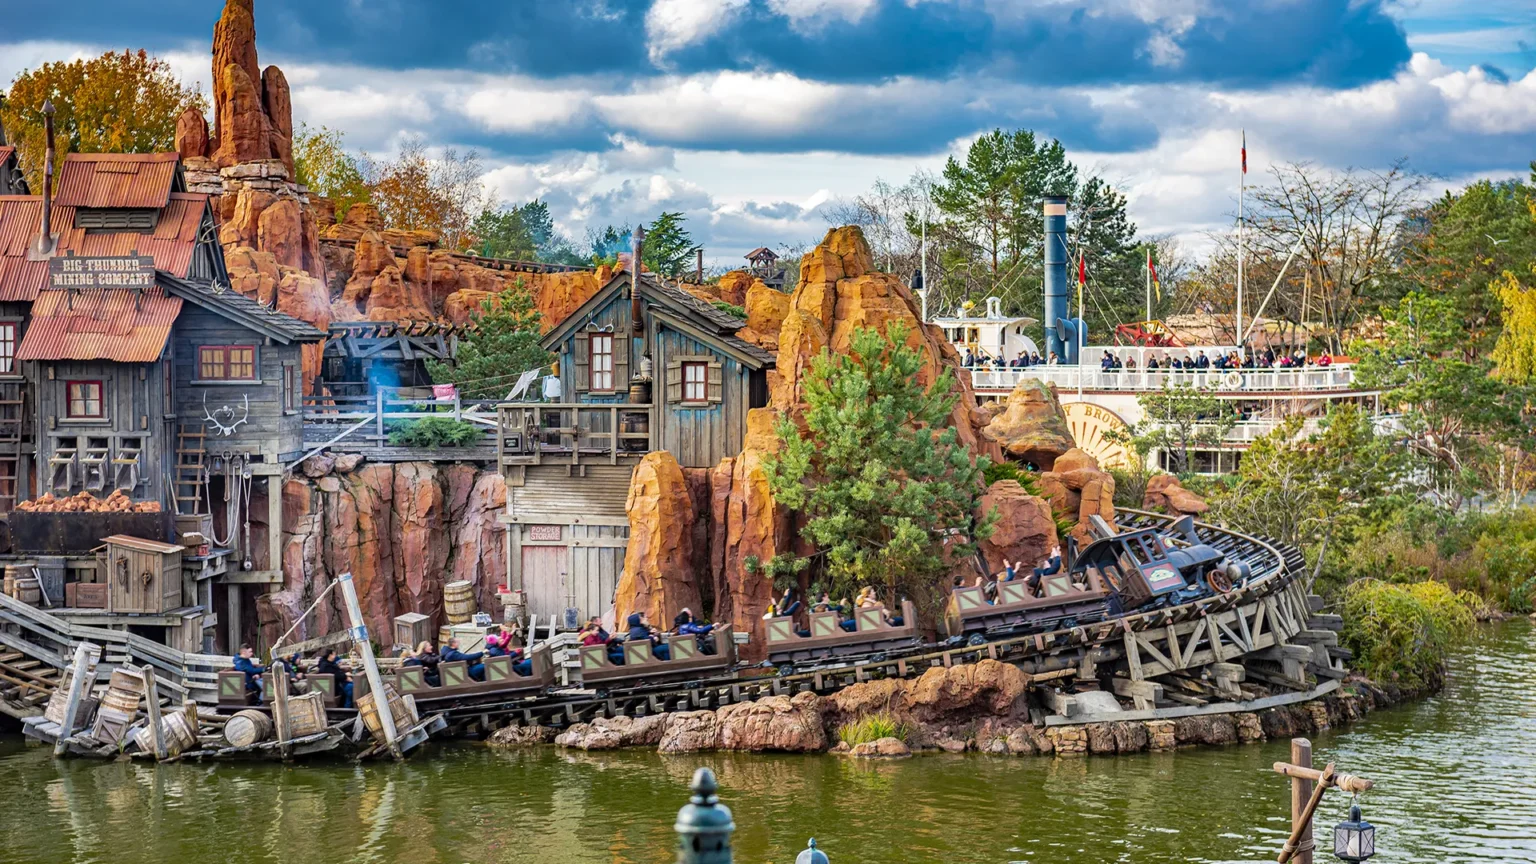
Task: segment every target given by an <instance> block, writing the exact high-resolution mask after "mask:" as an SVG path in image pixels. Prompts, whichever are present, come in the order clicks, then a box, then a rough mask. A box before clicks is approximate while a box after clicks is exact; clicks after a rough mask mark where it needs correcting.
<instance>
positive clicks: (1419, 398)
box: [1354, 292, 1536, 512]
mask: <svg viewBox="0 0 1536 864" xmlns="http://www.w3.org/2000/svg"><path fill="white" fill-rule="evenodd" d="M1382 320H1383V323H1384V325H1385V333H1384V335H1383V337H1382V338H1381V339H1379V340H1376V341H1374V342H1371V343H1365V344H1362V345H1360V346H1357V347H1356V348H1355V349H1354V351H1355V353H1357V354H1359V355H1361V356H1360V363H1359V366H1358V367H1357V373H1356V378H1357V380H1358V381H1359V383H1360V385H1361V386H1362V387H1364V388H1366V389H1377V390H1381V391H1383V392H1382V403H1383V405H1384V406H1387V407H1389V408H1390V410H1392V411H1393V412H1394V413H1395V414H1396V415H1397V422H1398V424H1399V425H1400V427H1401V430H1400V433H1399V434H1400V437H1401V440H1402V442H1403V443H1404V444H1405V445H1406V446H1407V450H1408V453H1409V454H1410V455H1411V457H1412V458H1413V459H1414V461H1415V467H1416V468H1417V469H1418V470H1416V471H1414V472H1412V473H1411V476H1412V477H1414V478H1415V482H1417V483H1418V484H1419V486H1420V489H1421V491H1422V492H1423V494H1425V495H1426V496H1428V497H1429V498H1430V499H1431V500H1432V501H1434V502H1435V503H1436V504H1438V505H1439V506H1441V507H1444V508H1446V509H1448V510H1450V511H1452V512H1454V511H1456V510H1458V509H1460V507H1461V505H1462V503H1463V502H1464V501H1465V500H1466V499H1467V497H1468V496H1470V495H1473V494H1476V493H1477V492H1478V491H1479V490H1480V489H1481V488H1483V484H1482V478H1484V477H1486V476H1488V474H1489V473H1490V466H1491V465H1494V464H1495V463H1497V462H1498V460H1499V458H1500V455H1501V452H1502V451H1501V448H1503V447H1514V448H1519V449H1522V450H1529V449H1531V446H1532V444H1533V443H1536V441H1533V435H1532V432H1531V428H1530V423H1529V420H1530V417H1529V414H1528V410H1527V409H1528V408H1529V406H1530V405H1531V404H1532V401H1531V400H1532V395H1533V393H1532V390H1531V388H1530V387H1528V386H1525V385H1522V384H1518V383H1514V382H1511V381H1507V380H1504V379H1501V378H1499V377H1498V376H1496V375H1494V374H1492V370H1493V361H1492V360H1491V359H1490V358H1488V357H1486V356H1481V355H1479V356H1474V357H1471V358H1468V357H1467V354H1466V351H1465V350H1464V349H1465V346H1466V343H1467V340H1468V338H1469V334H1468V329H1467V328H1468V321H1467V319H1466V317H1465V315H1464V311H1463V310H1462V309H1461V308H1460V307H1459V306H1458V305H1457V303H1456V301H1455V298H1454V297H1453V296H1451V295H1450V294H1447V293H1442V294H1436V295H1429V294H1423V293H1419V292H1413V293H1410V294H1409V295H1408V296H1406V297H1404V298H1403V300H1402V301H1401V302H1400V303H1397V304H1396V305H1393V306H1389V307H1387V308H1385V309H1383V310H1382Z"/></svg>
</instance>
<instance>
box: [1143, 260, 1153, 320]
mask: <svg viewBox="0 0 1536 864" xmlns="http://www.w3.org/2000/svg"><path fill="white" fill-rule="evenodd" d="M1144 320H1146V321H1151V320H1152V247H1151V246H1148V247H1147V317H1146V318H1145V319H1144Z"/></svg>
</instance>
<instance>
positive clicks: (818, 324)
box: [773, 226, 1002, 459]
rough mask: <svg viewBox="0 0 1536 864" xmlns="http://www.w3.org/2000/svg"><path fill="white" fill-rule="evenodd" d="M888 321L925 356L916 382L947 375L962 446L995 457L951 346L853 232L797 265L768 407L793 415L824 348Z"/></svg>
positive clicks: (841, 348)
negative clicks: (881, 270)
mask: <svg viewBox="0 0 1536 864" xmlns="http://www.w3.org/2000/svg"><path fill="white" fill-rule="evenodd" d="M892 322H898V323H901V324H904V325H906V328H907V345H909V346H910V347H913V348H916V349H919V350H921V351H922V353H923V355H924V359H925V362H924V364H923V368H922V370H921V371H920V372H919V373H918V375H917V380H918V382H919V383H921V384H924V385H927V384H931V383H932V382H933V381H935V380H937V378H938V377H939V375H940V374H941V372H942V371H943V370H945V369H948V370H949V371H950V372H951V375H952V376H953V379H954V383H953V385H952V387H953V392H954V393H955V396H956V399H955V408H954V411H953V413H952V415H951V420H952V422H953V425H954V427H955V429H956V431H957V432H958V433H959V436H960V441H961V443H963V444H964V445H965V446H966V447H968V448H970V449H971V450H972V451H973V452H975V453H977V454H978V455H987V456H991V457H993V458H994V459H1000V458H1001V457H1002V453H1001V451H1000V450H999V449H998V447H997V445H996V444H995V443H993V442H991V441H989V440H986V439H984V438H983V437H982V436H981V435H980V431H981V429H982V428H983V427H984V426H985V423H984V422H982V420H983V415H981V414H980V413H978V412H977V410H976V394H975V392H974V391H972V389H971V379H970V374H969V373H968V372H966V371H965V370H963V369H961V368H960V358H959V355H957V354H956V353H955V349H954V346H952V345H950V344H949V341H948V340H946V339H945V338H944V334H943V332H942V331H940V330H939V329H938V328H936V327H932V326H929V325H924V324H923V323H921V322H922V319H921V314H920V310H919V309H918V306H917V302H916V301H915V300H914V299H913V297H912V292H911V291H909V290H908V289H907V286H906V285H905V284H903V283H902V281H901V280H900V279H899V278H897V277H896V276H893V275H891V274H889V273H879V272H875V271H874V262H873V259H872V257H871V255H870V252H869V244H868V243H867V242H865V240H864V232H863V231H861V230H859V228H858V227H857V226H846V227H843V228H834V229H832V230H831V231H829V232H827V236H826V237H825V238H824V239H823V240H822V241H821V244H820V245H818V246H817V247H816V248H815V249H812V250H811V251H810V252H808V253H806V256H805V259H804V260H803V261H802V262H801V265H800V283H799V285H798V286H796V288H795V291H794V294H793V295H792V296H791V298H790V311H789V314H788V315H787V316H786V317H785V319H784V325H783V328H782V329H781V330H780V332H779V360H778V367H777V372H778V381H777V384H776V386H775V387H774V388H773V406H774V408H776V409H778V410H779V411H781V412H788V413H791V414H794V413H797V412H798V410H799V408H800V405H801V403H802V402H803V398H802V396H803V394H802V390H801V387H802V384H801V380H802V374H803V371H804V370H805V369H806V368H807V367H808V366H809V363H810V358H811V357H813V356H815V354H816V353H817V352H819V351H820V349H821V347H822V346H825V347H827V348H829V349H830V350H831V351H832V352H833V353H837V354H846V353H848V350H849V344H850V342H851V340H852V337H853V333H854V331H855V330H857V329H858V328H861V327H869V328H874V329H877V330H879V331H881V332H882V333H883V332H885V330H886V327H887V325H888V324H890V323H892Z"/></svg>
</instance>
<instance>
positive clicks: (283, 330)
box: [159, 273, 326, 345]
mask: <svg viewBox="0 0 1536 864" xmlns="http://www.w3.org/2000/svg"><path fill="white" fill-rule="evenodd" d="M159 279H160V285H161V287H163V288H165V290H166V291H168V292H170V293H171V294H172V295H173V296H177V297H182V298H185V299H186V300H187V301H188V302H189V303H195V304H197V305H198V306H201V307H203V308H205V309H209V310H212V311H213V312H215V313H217V314H219V315H223V316H224V317H225V318H228V319H229V320H231V321H234V322H235V323H237V324H243V325H245V326H246V327H250V328H251V329H253V330H255V331H256V332H258V333H261V334H263V335H265V336H270V337H272V338H273V339H275V340H277V341H278V342H281V343H283V344H285V345H286V344H288V343H290V342H319V341H320V340H322V339H324V338H325V336H326V334H325V333H323V332H321V331H320V330H317V329H315V327H314V325H313V324H310V323H308V322H306V321H300V320H299V319H297V318H295V317H293V316H292V315H288V314H286V313H283V312H278V311H277V310H275V309H273V308H271V307H270V306H267V305H265V304H263V303H260V302H258V301H257V300H256V299H255V298H254V297H247V296H245V295H244V294H241V293H240V292H238V291H234V290H232V289H229V288H216V287H214V286H213V285H211V284H209V283H207V282H195V281H192V280H190V279H178V278H176V277H175V276H172V275H170V274H168V273H161V274H159Z"/></svg>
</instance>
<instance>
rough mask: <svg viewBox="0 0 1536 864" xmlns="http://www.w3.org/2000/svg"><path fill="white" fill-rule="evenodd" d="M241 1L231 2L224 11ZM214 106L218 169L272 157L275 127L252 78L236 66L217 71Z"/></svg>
mask: <svg viewBox="0 0 1536 864" xmlns="http://www.w3.org/2000/svg"><path fill="white" fill-rule="evenodd" d="M238 2H239V0H230V2H229V5H227V6H226V7H225V11H226V12H227V11H228V10H229V7H230V6H234V5H236V4H237V3H238ZM214 104H215V106H216V112H217V132H216V133H215V134H216V136H217V142H218V146H217V149H216V150H214V152H213V161H215V162H217V163H218V164H219V167H221V168H226V167H229V166H231V165H236V164H238V163H241V162H250V161H253V160H257V159H267V158H270V157H271V155H272V149H271V141H270V138H271V134H272V124H271V121H269V120H268V119H267V114H266V111H265V110H264V109H263V108H262V105H261V92H260V91H259V90H258V88H257V85H256V79H255V77H254V76H253V75H251V74H250V73H249V72H247V71H246V70H245V69H244V68H242V67H241V66H239V65H237V64H234V63H230V64H229V65H227V66H224V67H223V68H222V69H215V70H214Z"/></svg>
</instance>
